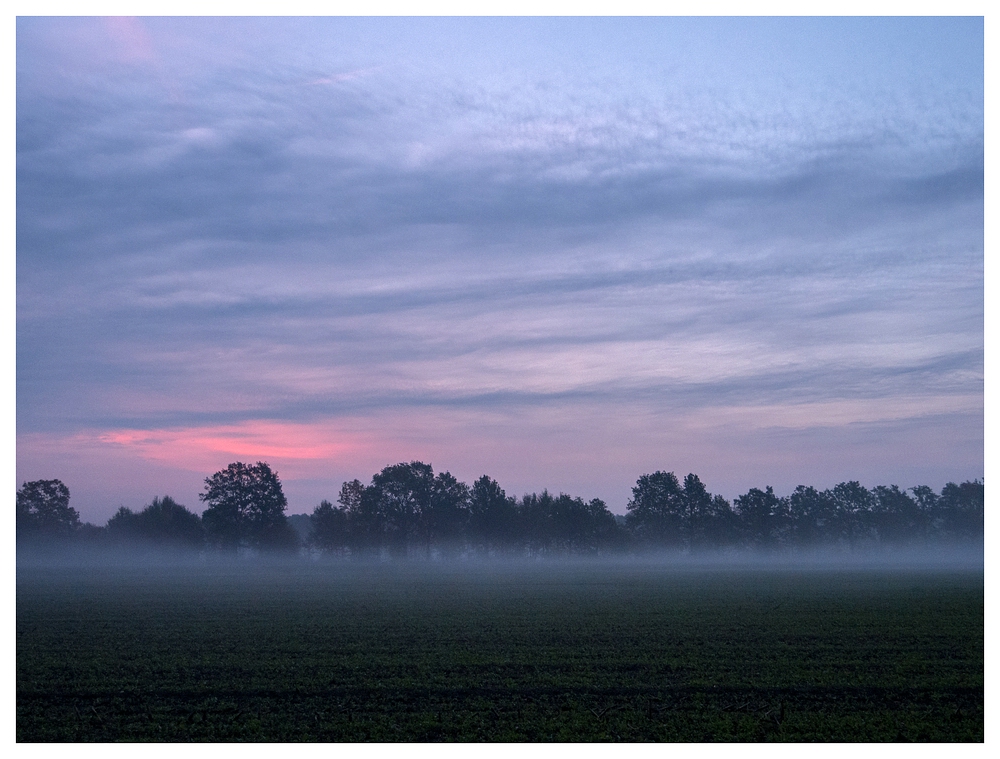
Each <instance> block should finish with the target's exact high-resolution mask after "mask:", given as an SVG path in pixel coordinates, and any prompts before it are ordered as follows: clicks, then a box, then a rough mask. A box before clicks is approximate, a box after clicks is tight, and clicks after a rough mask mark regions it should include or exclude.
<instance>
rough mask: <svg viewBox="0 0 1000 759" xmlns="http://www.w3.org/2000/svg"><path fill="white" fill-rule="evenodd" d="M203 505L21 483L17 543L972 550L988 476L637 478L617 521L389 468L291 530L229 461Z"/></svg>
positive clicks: (244, 469) (504, 551)
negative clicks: (72, 497)
mask: <svg viewBox="0 0 1000 759" xmlns="http://www.w3.org/2000/svg"><path fill="white" fill-rule="evenodd" d="M199 499H200V500H201V501H203V502H204V503H205V509H204V511H203V513H202V514H201V515H200V516H199V515H198V514H196V513H194V512H193V511H191V510H189V509H187V508H186V507H184V506H182V505H180V504H178V503H176V502H175V501H174V500H173V499H172V498H170V497H169V496H164V497H163V498H159V497H157V498H154V499H153V501H152V502H151V503H150V504H148V505H147V506H146V507H145V508H144V509H142V510H141V511H138V512H133V511H132V510H130V509H128V508H125V507H122V508H120V509H119V510H118V512H117V513H116V514H115V515H114V516H112V517H111V519H109V520H108V523H107V524H106V525H105V526H103V527H100V526H95V525H92V524H85V523H81V522H80V517H79V514H78V513H77V512H76V510H75V509H73V508H72V507H71V506H70V505H69V489H68V488H67V487H66V485H64V484H63V483H62V482H61V481H59V480H36V481H34V482H25V483H24V484H23V485H22V487H21V488H20V489H19V490H18V491H17V540H18V545H19V547H21V546H24V547H29V546H43V545H49V546H63V545H67V544H69V543H76V544H86V545H91V546H97V547H105V548H107V547H142V548H145V549H149V548H160V549H165V550H194V551H205V550H215V551H220V552H227V553H236V552H239V551H241V550H244V551H245V550H248V549H249V550H251V551H254V552H259V553H268V552H284V553H295V552H301V551H303V550H304V551H308V552H311V553H314V554H320V555H329V556H344V557H356V558H358V557H360V558H364V557H369V558H375V557H398V558H412V557H427V558H430V557H435V556H443V557H448V556H462V555H478V556H501V555H503V556H544V555H563V554H602V553H615V552H626V551H637V550H649V549H669V550H676V551H693V550H699V549H726V548H752V549H760V550H780V549H789V548H797V547H815V546H825V547H839V548H846V549H854V548H861V547H871V546H879V545H881V546H900V547H902V546H920V545H930V544H933V543H955V544H957V543H963V544H968V543H973V544H977V543H982V541H983V535H984V486H983V483H982V482H981V481H980V480H971V481H967V482H963V483H961V484H956V483H953V482H950V483H948V484H947V485H945V486H944V488H942V490H941V492H940V493H935V492H934V491H933V490H932V489H931V488H929V487H927V486H918V487H913V488H910V489H908V490H902V489H900V488H899V487H897V486H896V485H889V486H882V485H880V486H878V487H875V488H872V489H870V490H869V489H868V488H865V487H864V486H862V485H861V484H860V483H858V482H853V481H852V482H842V483H840V484H839V485H836V486H835V487H833V488H829V489H827V490H822V491H820V490H817V489H816V488H814V487H808V486H804V485H800V486H799V487H797V488H796V489H795V490H794V492H792V493H791V494H790V495H788V496H778V495H776V494H775V493H774V491H773V489H772V488H771V487H770V486H768V487H766V488H764V489H763V490H761V489H759V488H751V489H750V490H749V491H748V492H747V493H745V494H744V495H741V496H739V497H738V498H735V499H734V500H733V502H732V503H730V502H729V501H728V500H726V499H725V498H723V497H722V496H720V495H713V494H711V493H710V492H708V490H707V488H706V487H705V485H704V483H702V481H701V479H700V478H699V477H698V476H697V475H695V474H688V475H687V476H686V477H685V478H684V479H683V481H682V480H680V479H679V478H678V477H677V476H676V475H675V474H674V473H673V472H662V471H657V472H654V473H652V474H644V475H642V476H641V477H640V478H639V479H638V481H637V482H636V484H635V487H633V488H632V498H631V499H630V500H629V502H628V505H627V513H626V515H625V516H624V517H621V516H617V515H615V514H612V513H611V512H610V511H609V510H608V508H607V505H606V504H605V503H604V502H603V501H602V500H600V499H599V498H594V499H591V500H590V501H584V500H583V499H582V498H579V497H572V496H569V495H566V494H565V493H560V494H559V495H553V494H551V493H549V492H548V491H547V490H543V491H542V493H541V494H538V493H532V494H526V495H524V496H523V497H521V498H517V497H514V496H510V495H508V494H507V493H506V492H505V491H504V490H503V488H501V487H500V485H499V483H497V481H496V480H494V479H492V478H491V477H489V476H487V475H483V476H482V477H480V478H479V479H478V480H476V481H475V482H474V483H473V484H472V486H471V487H470V486H469V485H467V484H466V483H464V482H460V481H459V480H458V479H456V478H455V477H454V476H453V475H452V474H451V473H449V472H439V473H437V474H435V473H434V471H433V469H432V467H431V466H430V465H429V464H424V463H422V462H419V461H413V462H410V463H400V464H395V465H392V466H387V467H385V468H384V469H383V470H382V471H381V472H379V473H378V474H376V475H374V476H373V477H372V479H371V482H370V483H369V484H367V485H366V484H364V483H362V482H361V481H360V480H356V479H355V480H351V481H350V482H345V483H343V486H342V487H341V489H340V493H339V494H338V496H337V500H336V503H335V504H334V503H331V502H330V501H327V500H323V501H322V502H321V503H320V504H319V505H318V506H316V508H315V509H314V510H313V512H312V514H311V515H310V516H309V517H308V524H307V526H306V527H305V529H302V530H297V529H296V528H295V527H294V526H293V523H292V521H290V519H289V517H288V516H287V515H286V514H285V511H286V509H287V505H288V504H287V500H286V498H285V495H284V493H283V492H282V488H281V482H280V480H279V478H278V475H277V473H276V472H274V471H273V470H272V469H271V468H270V466H268V464H266V463H264V462H257V463H256V464H253V465H248V464H244V463H242V462H235V463H233V464H230V465H229V466H228V467H227V468H226V469H223V470H220V471H218V472H216V473H215V474H213V475H212V476H211V477H208V478H206V479H205V489H204V492H203V493H201V494H200V495H199ZM293 519H301V517H293Z"/></svg>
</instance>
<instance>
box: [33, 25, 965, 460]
mask: <svg viewBox="0 0 1000 759" xmlns="http://www.w3.org/2000/svg"><path fill="white" fill-rule="evenodd" d="M17 45H18V53H17V77H18V79H17V82H18V84H17V191H18V194H17V249H18V252H17V264H18V268H17V298H18V303H17V313H18V326H17V330H18V333H17V378H18V379H17V382H18V388H17V389H18V393H17V404H18V431H19V434H25V435H28V434H34V433H42V432H44V433H46V434H71V433H73V432H74V431H75V430H80V429H85V428H86V429H102V428H121V427H133V428H151V427H184V426H188V425H197V424H218V423H236V422H239V421H240V420H244V419H251V418H258V419H287V420H297V421H309V420H311V419H328V418H331V417H337V416H338V415H353V416H357V415H359V414H361V415H364V414H380V413H383V412H386V410H390V409H428V408H431V409H432V408H445V409H466V410H468V411H469V412H470V413H473V412H474V413H477V414H478V413H489V414H496V413H500V414H502V413H504V412H505V410H506V411H508V412H510V413H514V411H513V410H514V409H523V410H531V409H535V410H537V409H543V408H556V407H558V408H560V409H572V408H575V407H578V408H581V409H582V408H584V407H586V408H590V409H600V408H604V409H609V410H610V409H615V408H620V409H626V408H627V409H638V411H635V412H634V413H636V414H640V413H646V414H653V415H663V414H665V415H667V416H670V415H673V416H674V417H675V418H680V417H681V416H685V418H687V417H688V416H690V415H692V414H697V413H699V410H701V412H703V413H704V414H706V415H707V416H705V417H704V418H705V419H708V418H709V417H710V416H711V414H715V413H718V414H729V413H731V412H732V413H736V411H732V410H733V409H743V410H746V409H753V408H758V409H775V408H779V407H787V408H789V409H792V411H789V412H788V414H786V415H785V416H782V414H781V413H778V412H773V413H772V412H771V411H766V412H765V411H761V412H760V413H759V414H758V417H759V418H758V417H755V419H757V421H754V422H753V423H752V424H751V423H750V422H746V424H748V425H750V426H749V427H747V429H757V428H758V427H761V425H764V426H767V425H766V420H765V417H766V416H767V415H768V414H772V416H774V418H775V419H777V420H778V421H776V422H775V424H774V427H775V429H783V428H784V427H787V428H788V429H793V428H794V429H798V428H799V427H800V426H801V422H800V421H796V420H799V418H800V417H803V416H804V415H806V416H807V415H808V413H809V412H808V409H811V408H815V409H817V411H816V412H815V413H816V414H818V415H819V416H822V414H824V413H827V412H825V411H822V409H823V408H827V409H832V408H834V407H835V408H836V409H837V410H836V412H835V413H834V411H829V419H841V420H842V422H833V421H825V422H824V421H818V422H817V425H818V427H823V428H826V427H829V425H831V424H833V425H835V426H836V424H847V425H850V424H862V425H870V424H878V423H879V422H878V420H877V419H873V418H871V417H872V415H873V414H875V411H874V410H873V409H875V408H876V406H873V405H872V404H873V403H875V404H876V405H877V403H878V402H882V404H883V407H884V409H885V410H886V411H885V418H884V419H883V422H884V423H885V424H886V425H898V424H903V421H900V420H902V419H905V418H912V419H915V420H916V419H919V418H925V417H926V418H931V417H933V418H934V419H935V420H938V421H936V422H934V423H935V424H939V423H944V422H941V421H940V420H942V419H948V418H951V419H953V420H954V424H955V425H956V427H955V430H953V431H952V433H953V434H952V435H951V438H949V439H954V438H955V436H958V437H961V435H962V434H964V433H962V432H961V430H966V433H967V437H968V438H969V439H973V438H976V439H979V438H981V429H979V430H975V429H972V430H969V429H967V427H968V424H969V420H970V419H973V420H974V419H975V418H976V416H975V414H976V413H977V412H976V408H981V405H982V394H983V322H982V320H983V187H984V160H983V156H984V127H983V123H984V121H983V72H982V56H983V38H982V21H981V20H976V19H923V20H915V19H839V20H838V19H826V20H824V19H799V20H791V19H783V20H782V19H758V20H752V19H742V20H735V19H730V20H725V19H715V20H712V19H675V20H669V19H662V20H641V19H631V20H600V19H590V20H580V19H577V20H553V19H548V20H543V19H540V20H526V19H510V20H456V19H442V20H435V19H421V20H412V19H410V20H408V19H381V20H377V19H356V20H351V19H327V20H305V19H298V20H294V19H288V20H280V19H279V20H263V19H231V20H222V19H214V20H213V19H157V20H136V21H116V22H104V21H101V20H94V19H22V20H20V21H19V23H18V42H17ZM824 404H826V405H824ZM830 404H834V405H832V406H831V405H830ZM837 404H840V405H837ZM845 404H846V405H845ZM850 404H855V405H853V406H851V405H850ZM795 409H800V411H794V410H795ZM852 409H853V410H852ZM793 411H794V413H793ZM518 413H520V412H518ZM588 413H589V412H588ZM608 413H612V412H611V411H609V412H608ZM623 413H624V412H623ZM628 413H630V414H631V413H633V412H632V411H629V412H628ZM739 413H744V412H743V411H740V412H739ZM747 413H749V412H747ZM796 414H797V415H798V416H796ZM852 414H854V416H853V417H852ZM948 414H951V416H950V417H949V416H948ZM876 415H877V414H876ZM907 415H909V416H907ZM970 415H971V416H970ZM470 418H471V417H470ZM566 418H572V415H570V416H569V417H566ZM712 418H713V419H714V418H715V417H712ZM719 418H722V417H719ZM726 418H729V417H726ZM734 418H735V417H734ZM739 418H740V419H745V417H739ZM746 418H748V417H746ZM817 418H819V417H817ZM824 418H825V417H824ZM781 419H784V420H785V421H780V420H781ZM852 419H853V421H852ZM705 423H706V424H708V422H705ZM714 423H715V422H712V424H714ZM737 423H740V424H742V423H743V422H732V424H737ZM916 423H917V422H914V424H916ZM470 424H471V422H470ZM720 424H721V422H720ZM726 424H730V422H726ZM782 425H784V427H783V426H782ZM886 429H888V427H887V428H886ZM706 434H707V433H706ZM713 434H714V433H713ZM747 434H750V433H749V432H748V433H747ZM774 434H777V433H774ZM845 434H846V433H845ZM852 434H853V433H852ZM887 434H888V433H887ZM970 436H971V437H970ZM977 436H978V437H977ZM710 437H711V436H709V437H706V438H705V440H708V439H709V438H710ZM738 437H739V436H738V435H734V437H733V440H736V439H737V438H738ZM849 437H850V436H849V435H848V436H847V437H845V438H844V440H847V439H848V438H849ZM835 438H836V436H832V437H831V438H830V439H831V440H834V439H835ZM712 439H713V440H714V439H715V438H712ZM836 439H839V438H836ZM942 439H944V438H942ZM642 444H643V442H642V441H641V440H637V442H636V445H642ZM846 444H847V443H844V445H846ZM594 445H599V442H598V441H596V440H595V441H594ZM706 445H707V443H706ZM733 445H736V443H734V444H733ZM831 445H833V443H831ZM973 448H974V445H973ZM845 455H846V454H845ZM970 466H972V467H973V468H975V466H977V464H976V463H975V462H973V464H971V465H970Z"/></svg>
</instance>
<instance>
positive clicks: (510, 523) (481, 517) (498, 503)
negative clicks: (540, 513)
mask: <svg viewBox="0 0 1000 759" xmlns="http://www.w3.org/2000/svg"><path fill="white" fill-rule="evenodd" d="M515 503H516V502H515V500H514V499H513V498H508V497H507V494H506V493H505V492H504V490H503V488H502V487H500V484H499V483H498V482H497V481H496V480H493V479H491V478H489V477H487V476H486V475H485V474H484V475H483V476H482V477H480V478H479V479H478V480H476V481H475V482H474V483H473V484H472V490H471V492H470V496H469V536H470V538H471V540H472V543H473V545H474V547H475V549H476V550H477V551H479V552H481V553H484V554H486V555H489V554H490V553H492V552H494V551H497V550H500V551H504V550H510V549H511V548H512V547H513V545H514V542H515V540H516V529H517V509H516V505H515Z"/></svg>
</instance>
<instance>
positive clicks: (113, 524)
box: [107, 496, 205, 550]
mask: <svg viewBox="0 0 1000 759" xmlns="http://www.w3.org/2000/svg"><path fill="white" fill-rule="evenodd" d="M107 533H108V537H109V538H111V539H112V540H116V541H117V542H133V543H146V544H148V545H153V546H157V547H160V548H173V549H179V548H187V549H191V550H197V549H199V548H201V547H202V545H203V544H204V542H205V533H204V529H203V527H202V524H201V518H200V517H199V516H198V515H197V514H195V513H193V512H191V511H188V510H187V509H186V508H184V507H183V506H181V505H180V504H179V503H177V502H176V501H174V499H173V498H171V497H170V496H164V497H163V498H162V499H161V498H154V499H153V501H152V502H151V503H150V504H149V505H148V506H146V507H145V508H144V509H143V510H142V511H140V512H139V513H137V514H136V513H133V512H132V511H131V510H130V509H127V508H125V507H124V506H123V507H121V508H120V509H119V510H118V513H116V514H115V515H114V516H113V517H111V519H109V520H108V526H107Z"/></svg>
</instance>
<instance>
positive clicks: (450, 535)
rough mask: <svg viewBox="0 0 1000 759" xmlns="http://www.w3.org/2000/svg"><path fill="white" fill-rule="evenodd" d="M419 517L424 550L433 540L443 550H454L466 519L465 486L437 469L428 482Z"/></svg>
mask: <svg viewBox="0 0 1000 759" xmlns="http://www.w3.org/2000/svg"><path fill="white" fill-rule="evenodd" d="M422 521H423V523H424V532H425V535H426V540H427V551H428V553H430V548H431V545H433V544H436V545H437V546H438V548H440V549H441V550H442V551H443V552H445V553H452V552H454V551H455V549H456V548H458V545H459V541H461V540H462V538H463V537H464V535H465V530H466V527H467V526H468V522H469V486H468V485H466V484H465V483H464V482H459V481H458V480H457V479H456V478H455V477H454V475H452V474H451V472H440V473H439V474H438V475H437V477H435V478H434V483H433V484H432V486H431V498H430V504H429V508H428V510H427V513H426V515H425V516H424V518H423V520H422Z"/></svg>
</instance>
